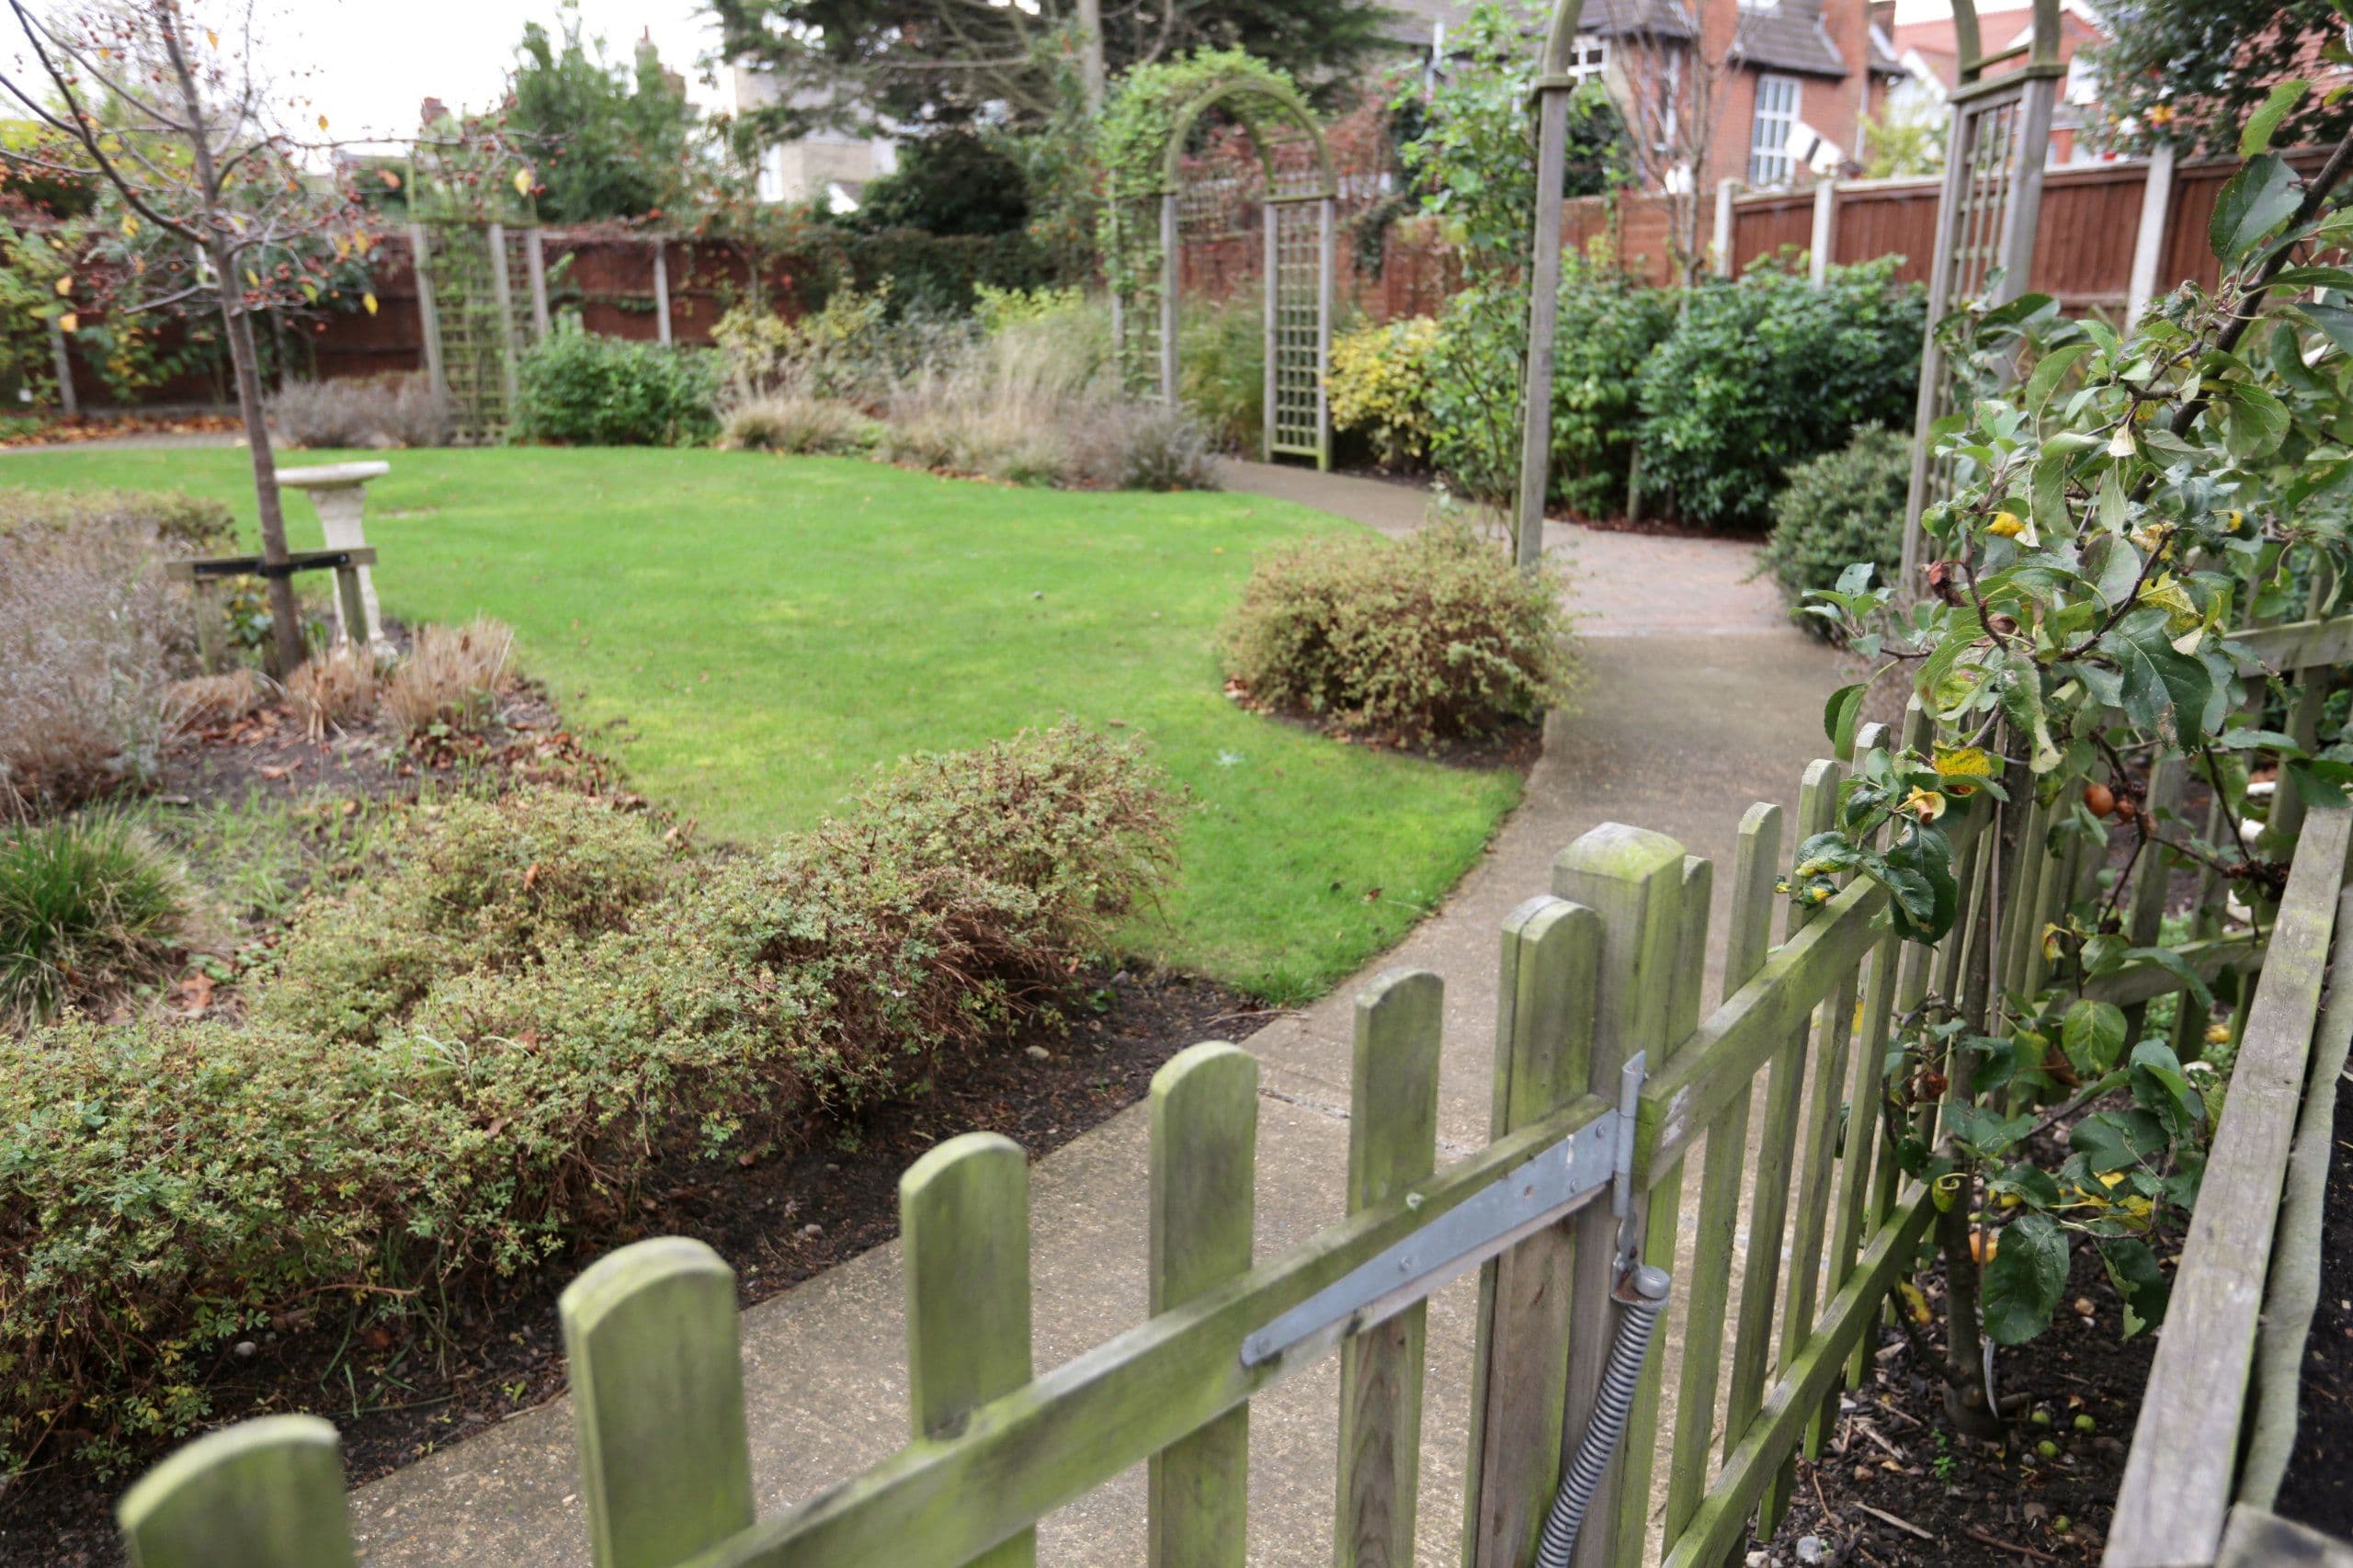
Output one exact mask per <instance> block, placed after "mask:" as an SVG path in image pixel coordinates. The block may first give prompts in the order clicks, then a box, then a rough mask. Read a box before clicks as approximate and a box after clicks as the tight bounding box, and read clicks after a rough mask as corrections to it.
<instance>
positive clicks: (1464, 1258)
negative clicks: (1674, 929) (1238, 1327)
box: [1242, 1054, 1643, 1367]
mask: <svg viewBox="0 0 2353 1568" xmlns="http://www.w3.org/2000/svg"><path fill="white" fill-rule="evenodd" d="M1642 1088H1643V1057H1642V1056H1641V1055H1640V1054H1637V1055H1636V1056H1635V1057H1634V1058H1633V1059H1632V1060H1631V1061H1630V1062H1627V1063H1626V1066H1625V1069H1624V1071H1623V1072H1622V1073H1621V1074H1620V1079H1619V1106H1618V1108H1617V1109H1615V1110H1610V1111H1606V1112H1604V1113H1603V1114H1602V1115H1601V1116H1600V1117H1599V1118H1597V1119H1595V1120H1593V1121H1589V1122H1587V1123H1586V1125H1585V1126H1583V1127H1580V1128H1578V1129H1577V1130H1576V1131H1574V1132H1572V1133H1570V1134H1569V1135H1568V1136H1567V1137H1566V1138H1563V1139H1562V1140H1561V1141H1560V1142H1557V1143H1555V1144H1552V1146H1551V1147H1550V1148H1547V1149H1545V1150H1544V1151H1543V1152H1542V1153H1539V1154H1536V1155H1534V1156H1532V1157H1530V1158H1529V1161H1528V1162H1527V1163H1526V1164H1525V1165H1521V1166H1520V1167H1519V1168H1518V1170H1515V1171H1513V1172H1512V1173H1511V1175H1509V1176H1506V1177H1504V1178H1503V1179H1502V1180H1500V1181H1497V1182H1495V1184H1494V1185H1493V1186H1491V1187H1487V1188H1486V1189H1485V1190H1484V1191H1483V1192H1481V1193H1479V1194H1478V1195H1477V1196H1475V1197H1473V1198H1471V1199H1466V1200H1464V1201H1463V1202H1461V1203H1460V1204H1458V1205H1456V1206H1455V1207H1454V1208H1452V1209H1449V1210H1447V1211H1446V1212H1445V1213H1443V1214H1441V1215H1439V1216H1438V1218H1437V1219H1435V1220H1433V1221H1430V1222H1429V1223H1428V1224H1427V1225H1425V1226H1423V1227H1422V1228H1421V1229H1419V1230H1417V1231H1415V1233H1413V1234H1411V1235H1409V1236H1406V1237H1404V1239H1403V1240H1401V1241H1398V1242H1396V1243H1395V1244H1392V1245H1391V1246H1389V1247H1388V1248H1386V1249H1385V1250H1383V1251H1382V1252H1381V1253H1380V1254H1379V1255H1378V1256H1374V1257H1372V1258H1370V1259H1369V1260H1367V1261H1366V1262H1364V1263H1362V1264H1359V1265H1358V1266H1357V1267H1355V1268H1353V1269H1351V1270H1350V1271H1349V1272H1348V1273H1347V1274H1345V1275H1343V1276H1342V1277H1341V1278H1338V1279H1336V1280H1334V1281H1333V1282H1332V1283H1331V1284H1329V1285H1326V1286H1325V1287H1324V1289H1323V1290H1318V1291H1317V1292H1315V1294H1313V1296H1310V1297H1309V1298H1308V1299H1307V1300H1305V1301H1302V1302H1300V1303H1299V1305H1297V1306H1295V1307H1293V1308H1291V1309H1290V1311H1289V1312H1284V1313H1282V1314H1281V1315H1280V1316H1279V1317H1277V1318H1276V1319H1275V1320H1274V1321H1273V1322H1271V1323H1269V1324H1267V1325H1266V1326H1265V1327H1263V1328H1261V1329H1259V1330H1258V1331H1257V1332H1256V1333H1255V1334H1252V1335H1250V1336H1249V1337H1248V1338H1246V1339H1245V1340H1244V1341H1243V1342H1242V1364H1243V1365H1244V1366H1245V1367H1256V1366H1261V1365H1263V1364H1265V1363H1266V1362H1268V1361H1271V1360H1273V1359H1274V1358H1276V1357H1278V1356H1280V1355H1282V1354H1283V1353H1284V1352H1285V1351H1287V1350H1290V1349H1291V1348H1292V1347H1293V1346H1298V1345H1300V1344H1302V1343H1303V1342H1304V1341H1306V1340H1308V1339H1311V1338H1313V1337H1314V1336H1315V1335H1318V1334H1321V1333H1323V1332H1324V1331H1326V1330H1329V1329H1332V1328H1334V1327H1336V1326H1341V1325H1345V1330H1344V1331H1345V1332H1346V1333H1347V1334H1357V1333H1360V1332H1362V1331H1363V1330H1365V1329H1367V1328H1370V1327H1371V1326H1372V1325H1373V1324H1377V1323H1380V1322H1381V1320H1383V1319H1384V1318H1387V1317H1389V1316H1391V1315H1392V1314H1394V1313H1396V1312H1400V1311H1402V1310H1404V1308H1405V1307H1408V1306H1410V1305H1412V1304H1413V1303H1414V1302H1415V1301H1420V1300H1422V1299H1423V1298H1425V1297H1427V1295H1429V1294H1430V1292H1431V1291H1433V1290H1437V1289H1438V1287H1439V1286H1441V1285H1444V1284H1445V1283H1446V1282H1447V1281H1449V1280H1450V1279H1453V1278H1458V1277H1460V1276H1461V1275H1462V1274H1464V1273H1466V1272H1468V1271H1469V1270H1471V1269H1472V1268H1475V1267H1478V1266H1479V1265H1480V1264H1482V1263H1484V1262H1486V1261H1487V1259H1489V1258H1491V1257H1494V1256H1495V1255H1496V1254H1498V1253H1501V1252H1503V1251H1504V1250H1505V1249H1506V1248H1507V1247H1509V1246H1511V1245H1512V1244H1514V1243H1516V1242H1518V1241H1521V1240H1523V1239H1524V1238H1526V1237H1528V1236H1529V1235H1532V1234H1534V1233H1536V1232H1538V1231H1540V1230H1542V1229H1543V1228H1544V1227H1545V1226H1547V1225H1549V1224H1551V1223H1552V1222H1553V1221H1557V1220H1559V1219H1561V1218H1562V1217H1563V1216H1564V1215H1566V1214H1567V1213H1569V1212H1570V1211H1571V1210H1574V1209H1575V1208H1577V1207H1578V1206H1579V1205H1580V1204H1581V1203H1583V1202H1584V1200H1585V1199H1587V1198H1589V1197H1591V1196H1592V1195H1593V1194H1594V1193H1597V1192H1598V1191H1600V1190H1601V1189H1602V1188H1603V1187H1610V1188H1612V1196H1611V1203H1610V1209H1611V1212H1613V1213H1615V1214H1617V1215H1618V1216H1620V1219H1621V1221H1623V1220H1625V1219H1626V1218H1628V1217H1629V1216H1631V1213H1632V1209H1633V1174H1634V1121H1635V1112H1636V1110H1637V1109H1638V1108H1639V1105H1640V1100H1641V1096H1642ZM1409 1201H1410V1200H1409Z"/></svg>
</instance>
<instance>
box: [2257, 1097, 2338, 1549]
mask: <svg viewBox="0 0 2353 1568" xmlns="http://www.w3.org/2000/svg"><path fill="white" fill-rule="evenodd" d="M2330 1136H2331V1137H2332V1138H2334V1139H2335V1141H2336V1151H2337V1152H2336V1154H2335V1156H2334V1157H2333V1159H2332V1161H2331V1164H2330V1166H2329V1172H2328V1197H2327V1199H2326V1202H2325V1207H2324V1209H2323V1210H2322V1219H2321V1255H2320V1257H2321V1261H2320V1304H2319V1306H2318V1308H2317V1309H2316V1310H2315V1311H2314V1312H2313V1327H2312V1335H2311V1337H2310V1338H2308V1339H2306V1340H2305V1341H2304V1368H2303V1386H2302V1389H2301V1390H2300V1391H2299V1392H2298V1395H2297V1411H2296V1447H2295V1450H2294V1452H2292V1453H2291V1454H2290V1456H2289V1459H2288V1473H2287V1474H2286V1476H2284V1477H2283V1478H2282V1479H2281V1481H2280V1483H2279V1499H2278V1501H2276V1502H2275V1503H2274V1504H2273V1505H2272V1511H2273V1512H2274V1513H2276V1514H2279V1515H2280V1516H2282V1517H2286V1518H2290V1519H2293V1520H2295V1521H2296V1522H2297V1523H2298V1524H2303V1525H2310V1526H2312V1528H2314V1529H2317V1530H2325V1531H2327V1532H2328V1533H2329V1534H2331V1535H2334V1536H2343V1537H2353V1160H2348V1159H2347V1158H2346V1157H2345V1151H2347V1150H2353V1093H2347V1092H2345V1091H2344V1090H2343V1089H2341V1088H2340V1089H2339V1091H2338V1093H2337V1096H2336V1123H2335V1125H2334V1126H2333V1127H2332V1128H2331V1129H2330Z"/></svg>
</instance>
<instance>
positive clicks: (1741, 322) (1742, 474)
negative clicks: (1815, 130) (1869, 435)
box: [1640, 256, 1927, 529]
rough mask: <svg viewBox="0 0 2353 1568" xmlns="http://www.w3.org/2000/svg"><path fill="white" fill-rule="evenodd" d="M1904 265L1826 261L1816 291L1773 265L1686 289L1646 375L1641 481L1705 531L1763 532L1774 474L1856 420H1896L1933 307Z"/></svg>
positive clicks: (1913, 385)
mask: <svg viewBox="0 0 2353 1568" xmlns="http://www.w3.org/2000/svg"><path fill="white" fill-rule="evenodd" d="M1900 259H1901V258H1900V257H1895V256H1883V257H1881V258H1880V259H1879V260H1877V261H1873V262H1868V263H1866V264H1864V265H1862V266H1860V267H1832V268H1830V273H1829V280H1828V281H1827V282H1826V283H1825V284H1824V286H1822V287H1820V288H1816V287H1815V286H1814V285H1813V283H1811V282H1810V281H1808V279H1807V278H1805V276H1804V275H1803V274H1802V273H1798V272H1794V271H1791V270H1790V269H1789V268H1788V267H1785V266H1783V265H1781V264H1780V263H1779V262H1778V261H1775V260H1772V259H1769V258H1768V259H1767V260H1764V261H1760V262H1758V263H1757V264H1756V266H1754V267H1750V268H1749V269H1748V271H1747V272H1745V274H1743V275H1742V276H1741V278H1739V280H1738V281H1736V282H1729V283H1726V282H1714V283H1708V284H1703V285H1702V286H1700V287H1699V288H1697V289H1694V290H1690V295H1689V298H1688V301H1686V304H1685V309H1684V312H1683V314H1682V316H1681V317H1680V318H1679V319H1678V320H1677V322H1676V324H1675V328H1674V330H1673V331H1672V332H1670V333H1669V334H1668V335H1667V336H1666V339H1665V342H1663V343H1661V344H1660V345H1659V347H1658V348H1657V350H1656V351H1655V352H1654V353H1653V354H1652V355H1651V357H1650V358H1649V359H1648V360H1647V361H1646V362H1645V363H1644V365H1643V376H1642V387H1641V399H1642V411H1643V419H1642V431H1641V437H1640V439H1641V441H1642V447H1643V485H1644V488H1645V489H1646V490H1648V489H1651V488H1653V487H1660V488H1664V489H1666V490H1671V491H1672V493H1673V502H1674V506H1675V510H1676V511H1677V513H1678V514H1679V515H1680V516H1681V517H1684V518H1685V519H1687V520H1688V521H1690V522H1694V523H1698V524H1700V525H1702V526H1704V527H1708V528H1756V529H1762V528H1765V527H1766V526H1767V525H1768V523H1769V522H1770V521H1771V520H1772V508H1773V497H1774V496H1775V495H1777V494H1779V492H1780V489H1781V484H1782V475H1783V474H1784V473H1785V472H1787V471H1788V470H1789V469H1790V468H1791V467H1793V466H1795V465H1796V464H1798V463H1801V462H1802V461H1804V460H1806V459H1808V458H1812V457H1817V456H1819V455H1821V454H1822V453H1824V452H1830V451H1836V450H1837V449H1839V448H1841V447H1843V446H1845V445H1846V444H1847V438H1848V437H1850V436H1852V435H1853V434H1854V432H1855V429H1856V427H1857V426H1862V425H1871V424H1882V425H1891V426H1895V425H1902V424H1904V423H1905V422H1906V421H1907V420H1908V419H1909V417H1910V415H1911V413H1912V404H1913V401H1914V398H1915V394H1916V392H1917V389H1918V385H1919V373H1920V344H1921V335H1922V332H1923V330H1924V327H1925V323H1926V319H1927V306H1926V304H1925V302H1924V298H1923V294H1922V291H1921V290H1920V288H1919V286H1918V285H1916V284H1910V285H1907V284H1900V283H1898V282H1896V280H1895V268H1896V265H1897V263H1898V261H1899V260H1900Z"/></svg>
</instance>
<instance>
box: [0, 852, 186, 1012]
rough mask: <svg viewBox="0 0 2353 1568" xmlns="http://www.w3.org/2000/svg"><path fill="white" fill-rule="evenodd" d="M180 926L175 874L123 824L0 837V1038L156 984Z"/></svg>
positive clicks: (179, 886) (180, 892) (182, 888)
mask: <svg viewBox="0 0 2353 1568" xmlns="http://www.w3.org/2000/svg"><path fill="white" fill-rule="evenodd" d="M187 922H188V888H187V884H186V882H185V881H183V879H182V878H181V876H180V873H179V869H178V868H177V867H176V866H175V865H174V864H173V863H172V862H171V861H170V860H169V859H168V858H166V857H165V854H164V852H163V851H162V850H161V849H160V848H159V847H157V846H156V845H155V843H154V842H153V840H152V839H150V838H149V837H148V836H147V835H146V834H144V833H142V832H141V831H140V830H139V828H138V827H137V826H136V825H134V824H132V822H131V819H130V818H128V817H125V816H122V815H119V814H118V813H116V812H90V813H87V814H85V815H83V816H78V817H67V818H62V819H59V820H56V821H52V822H46V823H39V824H33V825H30V826H25V827H17V828H13V829H6V830H0V1028H24V1027H26V1026H27V1025H29V1024H35V1023H40V1022H42V1021H45V1020H47V1019H49V1018H51V1017H56V1015H57V1014H58V1013H60V1012H62V1011H63V1010H64V1009H65V1008H67V1007H69V1006H76V1005H79V1004H84V1003H97V1002H103V1001H105V1000H107V999H108V998H110V997H112V996H114V995H116V994H119V993H120V992H121V991H122V990H123V989H124V988H125V987H127V986H130V985H131V984H133V983H137V982H140V981H145V980H152V979H153V978H155V977H156V976H158V975H160V974H161V973H163V972H164V971H165V967H166V966H167V965H168V963H169V962H170V960H171V959H172V957H173V956H174V954H175V953H176V951H177V949H178V947H179V942H180V938H181V936H182V933H183V930H184V928H185V926H186V925H187Z"/></svg>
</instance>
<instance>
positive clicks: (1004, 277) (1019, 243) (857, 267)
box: [842, 229, 1058, 316]
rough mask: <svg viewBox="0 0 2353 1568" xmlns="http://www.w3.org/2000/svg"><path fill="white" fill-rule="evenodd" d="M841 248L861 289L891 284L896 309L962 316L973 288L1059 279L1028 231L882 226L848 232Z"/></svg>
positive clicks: (1022, 286)
mask: <svg viewBox="0 0 2353 1568" xmlns="http://www.w3.org/2000/svg"><path fill="white" fill-rule="evenodd" d="M842 249H843V253H844V256H845V257H846V258H847V264H848V270H849V275H850V278H851V279H852V280H853V281H854V282H856V283H857V285H858V287H859V288H861V289H871V288H874V287H876V286H877V285H879V284H881V283H885V282H887V283H889V284H890V285H891V308H892V311H894V312H904V311H909V310H915V311H927V312H934V313H937V314H941V315H955V316H961V315H965V314H967V313H969V312H971V311H972V300H973V289H974V287H975V286H976V285H978V284H983V283H985V284H987V285H988V286H989V287H990V288H992V289H1024V290H1027V289H1040V288H1045V287H1047V286H1048V285H1050V284H1052V283H1054V282H1057V281H1058V279H1057V278H1055V277H1054V276H1053V267H1052V266H1051V263H1050V261H1049V259H1048V257H1047V256H1046V253H1045V251H1044V250H1043V249H1042V248H1040V245H1039V244H1038V243H1037V242H1036V241H1035V240H1032V239H1031V238H1030V237H1029V234H1028V233H1023V232H1020V231H1016V232H1014V233H1006V234H934V233H926V231H924V230H922V229H877V230H875V231H874V232H873V233H853V234H845V235H844V236H843V238H842Z"/></svg>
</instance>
